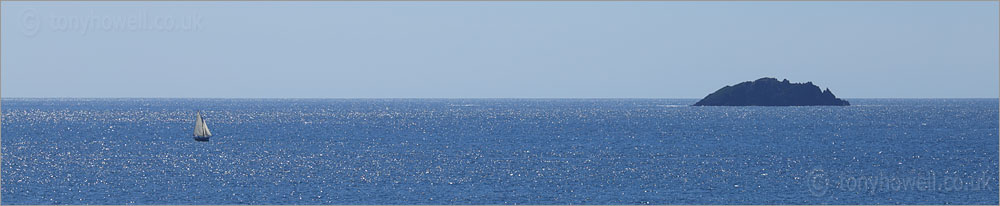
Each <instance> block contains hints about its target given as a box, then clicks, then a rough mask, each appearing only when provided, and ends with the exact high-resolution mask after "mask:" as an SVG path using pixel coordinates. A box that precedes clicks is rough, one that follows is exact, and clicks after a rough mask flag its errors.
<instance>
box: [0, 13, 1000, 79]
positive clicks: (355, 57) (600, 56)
mask: <svg viewBox="0 0 1000 206" xmlns="http://www.w3.org/2000/svg"><path fill="white" fill-rule="evenodd" d="M0 8H2V11H0V15H2V18H0V20H2V23H0V25H2V29H0V32H2V34H0V38H2V39H0V41H2V44H0V47H2V48H0V49H2V51H0V68H2V71H0V80H2V82H0V86H2V91H0V92H2V95H3V97H212V98H217V97H222V98H225V97H250V98H262V97H263V98H286V97H302V98H386V97H389V98H509V97H519V98H520V97H527V98H701V97H704V96H705V95H707V94H708V93H711V92H713V91H715V90H717V89H719V88H720V87H722V86H725V85H731V84H735V83H739V82H742V81H748V80H754V79H757V78H760V77H764V76H770V77H777V78H779V79H783V78H787V79H789V80H791V81H793V82H804V81H812V82H814V83H816V84H817V85H819V86H821V87H825V88H826V87H828V88H830V89H831V90H832V91H833V92H834V94H836V95H838V96H840V97H846V98H878V97H889V98H952V97H978V98H983V97H985V98H997V97H998V93H1000V91H998V87H1000V83H998V79H1000V72H998V71H1000V60H998V58H1000V42H998V41H1000V40H998V39H1000V29H998V25H1000V23H998V19H1000V16H998V10H1000V8H998V3H997V2H740V3H734V2H296V3H280V2H208V3H199V2H180V3H177V2H173V3H170V2H127V3H121V2H54V3H39V2H2V7H0Z"/></svg>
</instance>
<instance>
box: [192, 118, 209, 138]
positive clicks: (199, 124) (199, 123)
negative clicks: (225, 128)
mask: <svg viewBox="0 0 1000 206" xmlns="http://www.w3.org/2000/svg"><path fill="white" fill-rule="evenodd" d="M194 136H195V137H211V136H212V132H211V131H209V130H208V125H207V124H205V119H202V118H201V112H198V117H197V119H195V123H194Z"/></svg>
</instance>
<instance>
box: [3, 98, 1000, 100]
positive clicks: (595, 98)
mask: <svg viewBox="0 0 1000 206" xmlns="http://www.w3.org/2000/svg"><path fill="white" fill-rule="evenodd" d="M703 98H704V97H0V100H2V99H694V100H697V99H703ZM837 98H840V99H1000V97H837Z"/></svg>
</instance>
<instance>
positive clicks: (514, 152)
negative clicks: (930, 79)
mask: <svg viewBox="0 0 1000 206" xmlns="http://www.w3.org/2000/svg"><path fill="white" fill-rule="evenodd" d="M695 101H696V100H695V99H8V98H5V99H3V100H2V102H0V106H2V107H0V108H2V114H3V116H2V127H0V137H2V140H0V146H2V148H0V150H2V157H0V158H2V160H0V162H2V167H0V169H2V170H0V179H2V182H0V183H2V185H0V187H2V188H0V190H2V194H0V198H2V200H0V201H2V202H0V203H2V204H994V205H995V204H998V193H1000V192H998V168H1000V165H998V163H1000V160H998V150H1000V143H998V140H1000V138H998V125H1000V117H998V113H1000V112H998V108H1000V104H998V100H997V99H850V101H851V103H852V105H853V106H848V107H691V106H686V105H690V104H692V103H694V102H695ZM197 110H200V111H201V112H202V113H203V114H204V115H205V118H206V122H207V123H208V125H209V127H210V128H211V130H212V133H213V134H215V136H214V137H212V139H211V141H210V142H195V141H194V140H192V137H191V136H192V132H193V126H194V119H195V118H194V115H195V112H196V111H197Z"/></svg>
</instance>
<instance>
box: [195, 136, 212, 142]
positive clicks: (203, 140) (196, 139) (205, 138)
mask: <svg viewBox="0 0 1000 206" xmlns="http://www.w3.org/2000/svg"><path fill="white" fill-rule="evenodd" d="M208 138H209V137H194V141H199V142H207V141H208Z"/></svg>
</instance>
